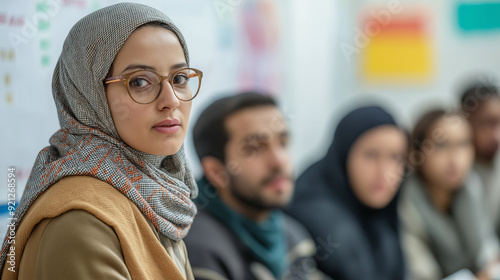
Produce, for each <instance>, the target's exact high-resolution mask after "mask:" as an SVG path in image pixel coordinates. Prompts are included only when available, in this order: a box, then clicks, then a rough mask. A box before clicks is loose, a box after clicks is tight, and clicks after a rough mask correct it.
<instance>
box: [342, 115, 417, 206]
mask: <svg viewBox="0 0 500 280" xmlns="http://www.w3.org/2000/svg"><path fill="white" fill-rule="evenodd" d="M407 147H408V143H407V138H406V136H405V135H404V133H403V132H402V131H401V130H399V129H398V128H396V127H395V126H392V125H384V126H380V127H376V128H373V129H370V130H368V131H367V132H365V133H364V134H362V135H361V136H360V137H359V138H358V140H356V142H354V144H353V146H352V148H351V150H350V151H349V155H348V158H347V173H348V177H349V182H350V184H351V187H352V190H353V192H354V194H355V195H356V197H357V198H358V199H359V200H360V201H361V203H363V204H365V205H366V206H368V207H371V208H375V209H380V208H384V207H385V206H387V204H389V202H391V200H392V199H393V198H394V196H395V194H396V192H397V191H398V188H399V185H400V183H401V180H402V178H403V175H404V161H403V159H404V156H405V154H406V152H407Z"/></svg>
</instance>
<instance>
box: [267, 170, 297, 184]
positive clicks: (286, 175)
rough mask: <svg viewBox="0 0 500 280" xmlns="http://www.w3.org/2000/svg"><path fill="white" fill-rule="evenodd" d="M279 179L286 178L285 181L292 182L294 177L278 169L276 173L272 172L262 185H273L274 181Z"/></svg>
mask: <svg viewBox="0 0 500 280" xmlns="http://www.w3.org/2000/svg"><path fill="white" fill-rule="evenodd" d="M278 177H283V178H285V179H287V180H289V181H292V180H293V178H292V176H291V175H290V174H287V173H285V172H284V171H283V170H281V169H277V170H275V171H273V172H271V174H269V175H268V176H266V177H265V178H264V179H263V180H262V183H261V184H262V186H265V185H267V184H269V183H271V182H272V181H273V180H275V179H276V178H278Z"/></svg>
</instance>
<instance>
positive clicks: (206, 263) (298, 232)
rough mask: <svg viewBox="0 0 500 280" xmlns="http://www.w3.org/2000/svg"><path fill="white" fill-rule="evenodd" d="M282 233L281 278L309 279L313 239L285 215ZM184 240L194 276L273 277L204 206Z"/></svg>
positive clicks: (212, 278) (312, 267)
mask: <svg viewBox="0 0 500 280" xmlns="http://www.w3.org/2000/svg"><path fill="white" fill-rule="evenodd" d="M285 232H286V238H287V245H288V254H287V256H284V257H286V258H287V259H288V263H289V269H288V271H287V273H286V275H285V277H284V279H311V278H310V276H311V275H312V274H314V273H315V272H316V264H315V262H314V260H313V258H312V257H313V255H314V251H315V247H314V242H313V241H312V239H311V238H310V236H309V234H308V233H307V231H306V230H305V229H304V227H303V226H302V225H300V224H299V223H298V222H296V221H295V220H294V219H292V218H291V217H289V216H286V215H285ZM184 242H185V243H186V246H187V249H188V256H189V260H190V262H191V266H192V268H193V273H194V275H195V278H196V279H204V280H219V279H230V280H233V279H234V280H236V279H237V280H254V279H255V280H260V279H274V276H273V275H272V274H271V272H270V271H269V270H268V269H267V268H266V267H265V266H264V265H262V264H260V263H258V262H256V261H255V260H253V259H252V258H251V257H250V254H249V253H248V252H247V249H246V247H245V245H244V244H243V243H242V242H241V241H240V240H239V239H238V237H237V236H236V235H235V234H234V233H233V232H232V231H231V230H230V229H229V227H228V226H226V225H225V224H224V223H222V222H221V221H220V220H219V219H217V218H216V217H214V216H213V215H212V214H211V213H210V212H208V211H207V210H205V209H202V210H200V211H199V213H198V215H197V216H196V218H195V220H194V222H193V226H192V227H191V230H190V231H189V234H188V235H187V237H186V238H185V239H184Z"/></svg>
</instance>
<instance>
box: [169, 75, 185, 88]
mask: <svg viewBox="0 0 500 280" xmlns="http://www.w3.org/2000/svg"><path fill="white" fill-rule="evenodd" d="M188 81H189V77H188V75H187V74H184V73H179V74H177V75H175V76H174V79H173V81H172V82H173V84H174V85H175V86H185V85H187V82H188Z"/></svg>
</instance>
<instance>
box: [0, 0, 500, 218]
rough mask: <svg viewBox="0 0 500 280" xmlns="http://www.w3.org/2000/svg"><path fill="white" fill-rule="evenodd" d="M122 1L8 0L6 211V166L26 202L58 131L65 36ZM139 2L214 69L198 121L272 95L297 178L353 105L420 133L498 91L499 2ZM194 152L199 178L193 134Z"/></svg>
mask: <svg viewBox="0 0 500 280" xmlns="http://www.w3.org/2000/svg"><path fill="white" fill-rule="evenodd" d="M117 2H120V1H114V0H113V1H112V0H22V1H8V0H0V3H1V5H0V120H1V121H0V170H1V171H0V182H2V183H1V184H0V205H1V206H0V210H1V211H2V213H4V214H5V213H6V206H4V205H5V204H6V203H7V187H6V186H7V173H8V172H7V168H8V167H9V166H13V167H15V168H16V176H17V197H16V198H17V200H19V199H20V197H21V194H22V191H23V188H24V185H25V183H26V180H27V177H28V175H29V173H30V169H31V167H32V165H33V162H34V160H35V158H36V155H37V153H38V152H39V151H40V150H41V149H42V148H43V147H45V146H47V145H48V140H49V138H50V136H51V135H52V134H53V133H54V132H55V131H57V130H58V128H59V123H58V120H57V114H56V109H55V105H54V102H53V99H52V93H51V81H52V72H53V69H54V66H55V63H56V62H57V60H58V58H59V54H60V51H61V48H62V44H63V42H64V39H65V37H66V35H67V34H68V32H69V30H70V28H71V27H72V26H73V24H74V23H75V22H76V21H78V20H79V19H80V18H82V17H83V16H85V15H86V14H88V13H90V12H92V11H95V10H97V9H99V8H102V7H104V6H107V5H111V4H114V3H117ZM136 2H140V3H144V4H147V5H150V6H152V7H155V8H157V9H159V10H161V11H163V12H164V13H165V14H167V15H168V16H169V17H171V19H172V20H173V21H174V22H175V24H176V25H177V26H178V27H179V29H180V30H181V31H182V32H183V34H184V36H185V37H186V40H187V44H188V47H189V51H190V56H191V65H192V66H193V67H196V68H198V69H201V70H202V71H203V72H204V80H203V83H202V89H201V92H200V94H199V96H198V97H197V98H196V99H195V100H194V102H193V109H192V117H191V123H193V122H194V121H195V120H196V119H197V117H198V115H199V113H200V112H201V110H202V109H203V108H204V107H205V106H207V105H208V104H209V103H210V102H211V101H213V100H214V99H215V98H217V97H219V96H222V95H228V94H236V93H238V92H240V91H243V90H257V91H262V92H266V93H268V94H270V95H273V96H275V97H276V98H277V99H278V100H279V101H280V104H281V108H282V109H283V112H284V114H285V115H286V117H287V118H288V120H289V123H290V127H291V131H292V137H293V140H292V142H293V144H292V154H293V157H294V161H295V168H296V175H300V173H301V172H302V171H303V170H304V169H305V168H306V167H308V166H309V165H310V164H311V163H312V162H314V161H315V160H317V159H318V158H319V157H321V156H322V155H323V154H324V153H325V151H326V149H327V147H328V146H329V144H330V141H331V139H332V136H333V131H334V128H335V125H336V123H337V121H338V118H339V117H341V116H342V115H343V114H345V113H346V112H347V111H348V110H350V109H351V108H352V107H353V106H359V105H361V104H366V103H373V102H375V103H378V104H381V105H382V106H384V107H385V108H386V109H388V110H389V111H391V112H392V113H393V114H394V115H395V116H396V117H397V120H398V121H399V123H400V124H401V125H402V126H404V127H408V128H410V127H411V126H412V124H413V122H414V121H415V119H416V118H417V117H418V116H419V114H420V113H421V112H422V111H423V110H427V109H429V107H432V106H439V105H442V106H446V107H449V106H454V105H456V104H458V101H459V95H460V94H461V91H462V90H463V89H464V87H466V86H468V85H469V84H470V83H471V82H484V83H490V84H495V85H497V86H498V85H499V76H500V55H499V54H500V53H499V48H498V46H499V44H500V17H499V16H498V15H499V14H500V1H487V0H474V1H457V0H441V1H431V0H420V1H417V0H414V1H411V0H394V1H393V0H308V1H302V0H300V1H299V0H149V1H136ZM186 148H187V152H188V156H189V159H190V164H191V166H192V168H193V170H194V172H195V174H196V175H199V174H200V173H201V172H200V167H199V164H198V160H197V157H196V155H195V152H194V149H193V144H192V141H191V135H190V134H188V138H187V139H186ZM4 186H5V187H4ZM4 221H5V219H1V221H0V222H1V223H3V222H4Z"/></svg>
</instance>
